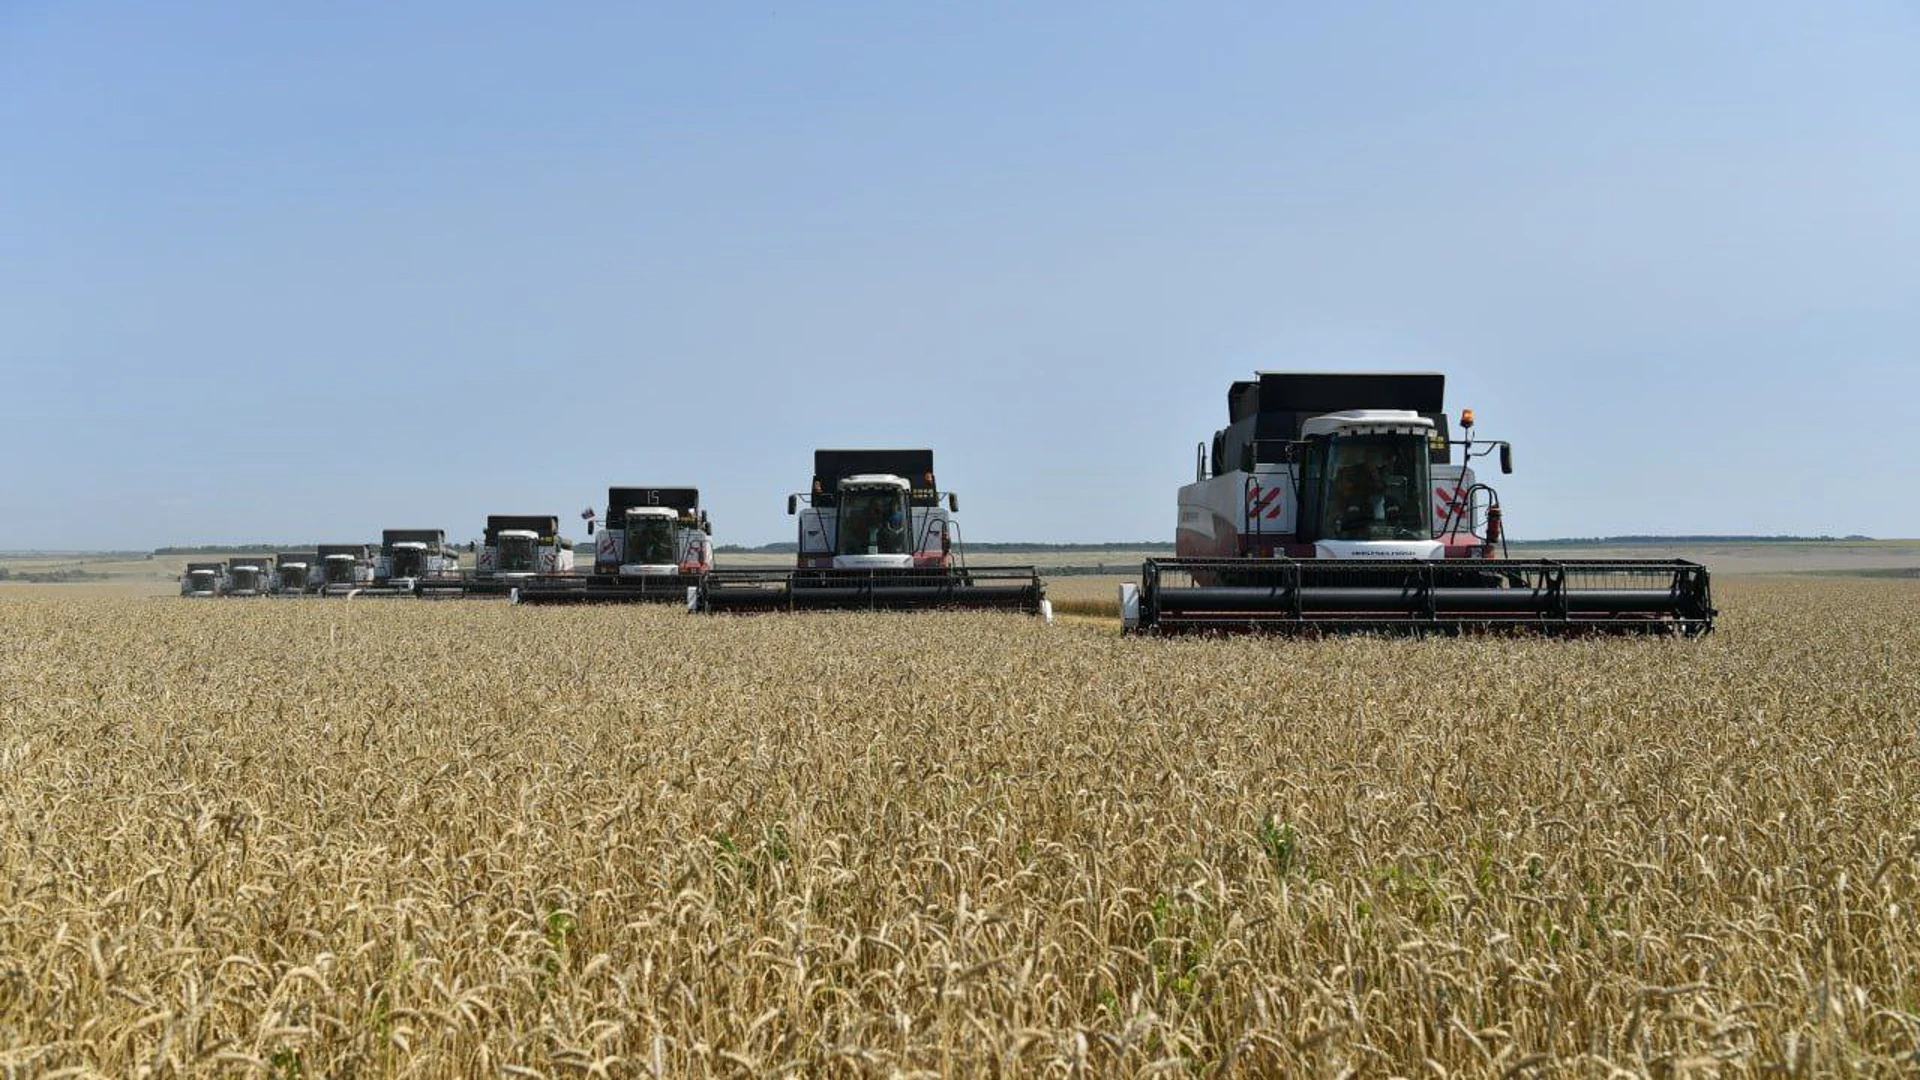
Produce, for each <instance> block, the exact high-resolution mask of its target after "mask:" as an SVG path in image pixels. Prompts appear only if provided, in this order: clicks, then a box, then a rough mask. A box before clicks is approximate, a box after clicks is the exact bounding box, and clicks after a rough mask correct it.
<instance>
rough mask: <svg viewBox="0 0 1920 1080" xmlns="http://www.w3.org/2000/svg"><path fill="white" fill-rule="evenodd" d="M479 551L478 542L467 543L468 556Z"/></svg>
mask: <svg viewBox="0 0 1920 1080" xmlns="http://www.w3.org/2000/svg"><path fill="white" fill-rule="evenodd" d="M479 550H480V542H479V541H478V540H469V541H467V552H468V553H469V554H471V553H473V552H475V551H479Z"/></svg>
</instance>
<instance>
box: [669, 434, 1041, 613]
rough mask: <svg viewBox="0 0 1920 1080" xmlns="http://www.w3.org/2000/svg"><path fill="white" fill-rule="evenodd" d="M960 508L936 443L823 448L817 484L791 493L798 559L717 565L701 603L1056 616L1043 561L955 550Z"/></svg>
mask: <svg viewBox="0 0 1920 1080" xmlns="http://www.w3.org/2000/svg"><path fill="white" fill-rule="evenodd" d="M802 502H804V503H805V504H806V505H805V508H804V509H802V506H801V504H802ZM943 504H944V505H943ZM959 509H960V500H959V498H958V496H956V495H954V494H953V493H951V492H946V493H943V492H941V491H940V489H939V485H938V483H937V482H936V481H935V480H934V476H933V451H931V450H816V451H814V454H813V488H812V490H811V491H810V492H808V493H806V494H802V495H789V496H788V497H787V513H788V514H794V515H798V517H799V525H800V544H799V558H798V562H797V565H796V566H795V567H794V568H793V569H773V568H769V569H716V570H714V571H713V572H712V573H710V574H708V575H707V577H706V581H705V584H704V586H703V587H702V588H701V590H700V593H699V596H698V598H697V607H698V609H699V610H701V611H709V612H730V611H790V610H819V609H833V608H841V609H853V610H863V611H864V610H895V609H905V610H912V609H920V608H985V609H998V610H1007V611H1026V612H1032V613H1035V614H1038V615H1042V616H1044V617H1047V618H1051V617H1052V609H1051V607H1050V605H1049V604H1048V603H1047V590H1046V585H1045V584H1044V583H1043V582H1042V581H1041V580H1040V574H1039V571H1037V570H1036V569H1035V568H1033V567H1031V566H998V567H968V566H967V565H966V564H965V559H964V557H963V556H962V557H958V558H956V556H961V548H960V544H959V539H960V537H959V528H958V526H957V525H956V524H955V523H954V520H953V518H952V517H950V516H949V515H950V514H953V513H958V512H959Z"/></svg>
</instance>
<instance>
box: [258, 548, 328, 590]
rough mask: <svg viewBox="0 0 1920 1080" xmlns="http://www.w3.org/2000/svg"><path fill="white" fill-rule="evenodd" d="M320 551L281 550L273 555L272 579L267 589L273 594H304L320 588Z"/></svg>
mask: <svg viewBox="0 0 1920 1080" xmlns="http://www.w3.org/2000/svg"><path fill="white" fill-rule="evenodd" d="M319 567H320V553H319V552H317V551H282V552H280V553H279V554H278V555H275V556H274V557H273V579H272V581H271V582H270V583H269V585H268V591H269V592H271V593H272V594H273V595H275V596H306V595H308V594H309V593H313V592H316V591H318V590H319V588H320V574H319Z"/></svg>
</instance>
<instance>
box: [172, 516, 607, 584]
mask: <svg viewBox="0 0 1920 1080" xmlns="http://www.w3.org/2000/svg"><path fill="white" fill-rule="evenodd" d="M492 520H494V519H489V534H490V541H491V533H492V531H493V530H492V525H491V522H492ZM516 520H521V519H516ZM557 532H558V530H557V528H556V529H553V530H551V533H557ZM551 533H550V535H551ZM571 556H572V553H571V552H568V562H569V565H571ZM485 558H486V556H482V560H483V561H484V560H485ZM468 581H469V579H468V578H467V577H466V576H465V575H463V573H462V572H461V569H460V553H459V550H458V549H457V548H455V547H454V546H452V545H450V544H448V543H447V534H446V530H444V529H388V530H386V531H385V532H383V533H382V534H381V536H380V543H378V544H321V545H320V546H319V547H318V548H316V549H314V550H313V551H282V552H279V553H277V554H274V555H237V556H234V557H233V558H231V559H228V560H227V561H226V562H224V563H221V562H190V563H188V564H187V568H186V571H185V572H184V573H182V574H181V575H180V595H181V596H346V595H363V594H364V595H368V596H415V595H422V594H426V593H430V592H433V591H436V590H451V591H455V592H459V591H463V590H464V589H465V588H466V586H467V583H468Z"/></svg>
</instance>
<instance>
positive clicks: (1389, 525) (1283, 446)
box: [1120, 372, 1715, 635]
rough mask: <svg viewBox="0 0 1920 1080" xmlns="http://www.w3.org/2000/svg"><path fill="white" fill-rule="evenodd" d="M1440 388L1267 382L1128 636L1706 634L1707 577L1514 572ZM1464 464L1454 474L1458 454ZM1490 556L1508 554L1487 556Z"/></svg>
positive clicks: (1202, 454) (1320, 378)
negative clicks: (1454, 435) (1235, 632)
mask: <svg viewBox="0 0 1920 1080" xmlns="http://www.w3.org/2000/svg"><path fill="white" fill-rule="evenodd" d="M1444 386H1445V380H1444V376H1441V375H1438V374H1433V373H1418V374H1325V375H1322V374H1291V373H1282V372H1261V373H1259V375H1258V377H1257V378H1255V379H1253V380H1249V381H1242V382H1236V383H1234V384H1233V387H1232V389H1231V390H1229V391H1228V394H1227V409H1228V417H1229V423H1228V426H1227V427H1225V428H1223V429H1222V430H1220V431H1218V432H1216V433H1215V434H1214V437H1213V444H1212V446H1211V448H1209V447H1208V446H1207V445H1205V444H1202V445H1201V446H1200V449H1199V454H1198V462H1197V465H1196V470H1195V471H1196V475H1195V478H1194V482H1193V483H1191V484H1188V485H1186V486H1184V487H1182V488H1181V489H1180V522H1179V527H1178V532H1177V534H1176V538H1175V550H1176V552H1177V553H1178V557H1176V558H1172V559H1149V560H1147V562H1146V564H1145V566H1144V567H1143V568H1142V570H1141V581H1140V584H1139V585H1138V586H1134V585H1123V586H1121V588H1120V609H1121V623H1122V628H1123V630H1124V631H1129V632H1131V631H1142V632H1152V633H1170V632H1181V631H1196V630H1198V631H1208V630H1213V631H1230V630H1258V631H1274V632H1282V633H1325V632H1335V631H1373V632H1399V633H1459V632H1462V631H1484V630H1495V631H1524V632H1531V633H1545V634H1559V635H1573V634H1591V633H1608V634H1617V633H1672V634H1684V635H1695V634H1704V633H1706V632H1708V631H1710V630H1712V629H1713V617H1714V614H1715V612H1714V608H1713V604H1712V596H1711V592H1710V589H1709V583H1708V576H1707V568H1706V567H1704V566H1701V565H1700V564H1698V563H1693V562H1687V561H1684V560H1680V559H1664V560H1659V559H1567V560H1557V559H1509V558H1505V557H1504V556H1505V554H1506V544H1505V541H1504V539H1503V538H1502V532H1501V516H1500V499H1499V496H1498V495H1497V494H1496V493H1495V492H1494V490H1493V489H1492V488H1490V487H1488V486H1486V485H1485V484H1482V483H1480V482H1479V481H1477V480H1476V479H1475V478H1474V474H1473V468H1472V463H1473V462H1474V461H1476V460H1479V459H1481V458H1484V457H1486V456H1487V455H1489V454H1493V453H1496V452H1497V453H1498V460H1499V462H1500V470H1501V472H1503V473H1509V472H1512V471H1513V455H1512V448H1511V447H1510V446H1509V445H1508V444H1507V443H1505V442H1502V441H1485V440H1482V441H1478V442H1476V441H1475V440H1474V439H1473V410H1471V409H1468V410H1464V411H1462V413H1461V414H1460V437H1459V438H1457V439H1455V438H1450V437H1449V435H1448V430H1447V415H1446V413H1444V412H1443V411H1442V397H1443V390H1444ZM1456 447H1457V448H1458V449H1459V454H1458V460H1457V461H1456V460H1455V455H1454V452H1453V451H1454V449H1455V448H1456ZM1496 552H1497V553H1498V554H1499V555H1500V556H1502V557H1499V558H1496V557H1495V555H1496Z"/></svg>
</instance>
